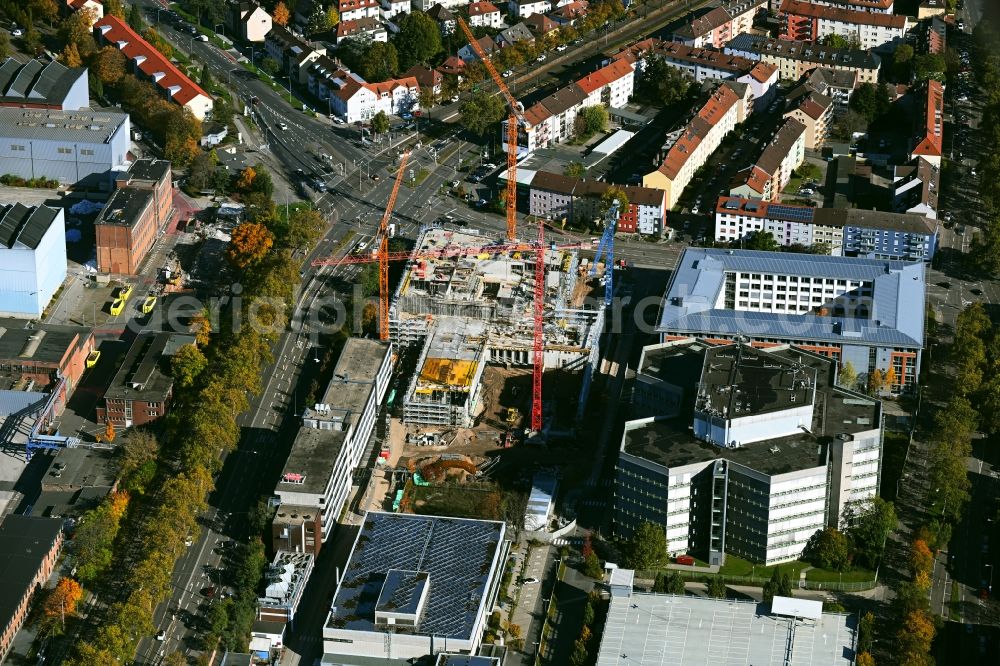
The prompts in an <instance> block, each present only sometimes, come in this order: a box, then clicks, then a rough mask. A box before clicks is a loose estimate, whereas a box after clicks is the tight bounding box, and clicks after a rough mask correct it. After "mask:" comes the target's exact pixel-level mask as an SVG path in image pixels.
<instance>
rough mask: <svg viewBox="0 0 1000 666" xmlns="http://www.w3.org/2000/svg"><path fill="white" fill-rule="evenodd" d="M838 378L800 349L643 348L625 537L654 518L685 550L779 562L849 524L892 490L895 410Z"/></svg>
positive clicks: (622, 501) (627, 455)
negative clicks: (820, 534)
mask: <svg viewBox="0 0 1000 666" xmlns="http://www.w3.org/2000/svg"><path fill="white" fill-rule="evenodd" d="M837 369H838V368H837V364H836V362H835V361H832V360H831V359H829V358H825V357H823V356H821V355H818V354H815V353H811V352H810V351H808V350H806V349H803V348H800V347H794V346H790V345H776V346H774V347H770V348H758V347H752V346H750V345H747V344H722V345H718V346H716V345H715V344H713V343H712V342H711V341H705V340H698V339H693V338H686V339H679V340H676V341H671V342H667V343H664V344H659V345H652V346H649V347H646V348H645V349H643V352H642V357H641V358H640V362H639V368H638V372H637V376H636V380H635V389H634V392H635V395H634V396H633V407H634V408H637V409H639V410H642V412H641V413H648V416H644V417H643V418H636V419H634V420H631V421H627V422H626V423H625V432H624V435H623V437H622V443H621V448H620V450H619V453H618V460H617V464H616V469H615V486H614V510H613V514H612V515H613V518H612V529H613V532H614V534H615V535H616V536H617V537H619V538H629V537H630V536H631V535H632V534H633V533H634V532H635V530H636V528H638V527H639V525H641V524H643V523H647V522H648V523H652V524H654V525H656V526H657V527H658V528H659V529H660V530H662V531H663V534H664V536H665V537H666V541H667V551H668V552H669V553H670V554H672V555H679V554H685V553H690V554H692V555H695V556H696V557H698V558H699V559H703V560H704V561H707V562H708V563H709V564H711V565H722V564H724V563H725V561H726V556H727V555H728V554H731V555H734V556H738V557H740V558H742V559H745V560H749V561H751V562H755V563H758V564H764V565H774V564H778V563H781V562H788V561H791V560H795V559H797V558H799V557H800V556H801V555H802V552H803V550H804V549H805V546H806V543H807V542H808V541H809V538H810V537H812V536H813V535H814V534H815V533H816V532H817V531H818V530H822V529H824V528H826V527H841V526H842V520H841V516H842V513H843V509H844V507H845V506H846V505H847V504H848V503H849V502H852V501H863V500H868V499H871V498H873V497H875V495H876V494H877V492H878V486H879V476H880V468H881V457H882V455H881V454H882V406H881V402H880V401H879V400H876V399H873V398H869V397H868V396H866V395H863V394H861V393H857V392H855V391H852V390H848V389H845V388H841V387H839V386H837V385H836V380H837ZM647 410H648V411H647Z"/></svg>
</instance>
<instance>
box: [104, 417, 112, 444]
mask: <svg viewBox="0 0 1000 666" xmlns="http://www.w3.org/2000/svg"><path fill="white" fill-rule="evenodd" d="M104 441H105V442H108V443H109V444H110V443H111V442H113V441H115V424H114V423H112V422H111V419H108V420H107V423H105V425H104Z"/></svg>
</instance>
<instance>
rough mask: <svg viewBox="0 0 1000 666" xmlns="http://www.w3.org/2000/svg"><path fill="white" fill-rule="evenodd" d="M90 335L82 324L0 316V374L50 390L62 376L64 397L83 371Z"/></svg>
mask: <svg viewBox="0 0 1000 666" xmlns="http://www.w3.org/2000/svg"><path fill="white" fill-rule="evenodd" d="M93 350H94V334H93V333H92V332H91V330H90V329H89V328H86V327H83V326H63V325H59V324H45V323H41V322H32V323H30V324H27V325H26V323H25V322H24V320H22V319H3V318H0V373H2V374H4V375H8V376H9V377H10V378H11V379H12V380H13V381H14V382H25V383H30V384H31V385H32V386H33V388H34V389H35V390H51V389H53V388H55V387H56V385H57V384H58V383H59V381H60V379H65V382H66V389H65V390H66V394H67V397H68V395H69V394H70V393H72V391H73V389H74V388H76V385H77V384H78V383H79V382H80V377H81V376H82V375H83V372H84V370H86V369H87V368H86V361H87V356H88V355H89V354H90V352H92V351H93Z"/></svg>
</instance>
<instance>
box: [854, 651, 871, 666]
mask: <svg viewBox="0 0 1000 666" xmlns="http://www.w3.org/2000/svg"><path fill="white" fill-rule="evenodd" d="M854 666H875V657H873V656H872V653H871V652H859V653H858V657H857V659H855V660H854Z"/></svg>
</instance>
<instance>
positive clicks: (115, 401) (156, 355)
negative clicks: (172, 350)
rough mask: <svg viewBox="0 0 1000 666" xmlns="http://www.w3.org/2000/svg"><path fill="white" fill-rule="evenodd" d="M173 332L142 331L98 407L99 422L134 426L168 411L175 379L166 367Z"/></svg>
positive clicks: (152, 419)
mask: <svg viewBox="0 0 1000 666" xmlns="http://www.w3.org/2000/svg"><path fill="white" fill-rule="evenodd" d="M172 335H173V334H172V333H140V334H139V335H138V336H136V338H135V340H133V341H132V346H131V347H129V350H128V352H126V354H125V358H124V359H122V364H121V367H119V368H118V372H117V373H115V377H114V379H112V380H111V384H110V385H109V386H108V388H107V390H106V391H105V392H104V399H103V401H102V403H101V404H99V405H98V407H97V420H98V422H99V423H105V422H110V423H111V424H112V425H114V426H115V427H116V428H119V429H120V428H131V427H132V426H137V425H143V424H146V423H149V422H151V421H155V420H156V419H158V418H160V417H161V416H163V415H165V414H166V413H167V409H168V407H169V404H170V398H171V397H172V396H173V392H174V380H173V378H172V377H171V376H170V374H169V372H168V370H167V368H166V367H165V363H166V360H165V359H166V355H165V354H164V349H165V348H166V346H167V344H168V343H169V341H170V337H171V336H172Z"/></svg>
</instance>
